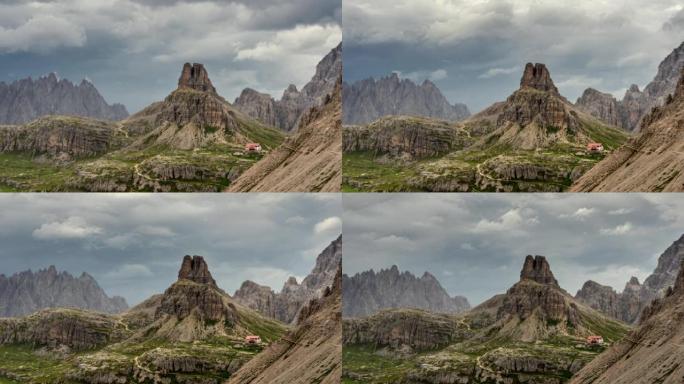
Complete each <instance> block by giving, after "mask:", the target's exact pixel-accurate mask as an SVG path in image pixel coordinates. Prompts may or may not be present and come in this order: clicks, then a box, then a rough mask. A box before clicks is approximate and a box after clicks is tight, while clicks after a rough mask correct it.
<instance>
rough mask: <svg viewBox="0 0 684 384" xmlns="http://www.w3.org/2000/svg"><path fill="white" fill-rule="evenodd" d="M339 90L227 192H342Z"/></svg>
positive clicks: (308, 112) (303, 119)
mask: <svg viewBox="0 0 684 384" xmlns="http://www.w3.org/2000/svg"><path fill="white" fill-rule="evenodd" d="M337 80H338V82H337V87H336V88H335V89H334V90H333V93H332V94H330V95H329V96H328V97H327V98H326V99H325V101H324V103H323V104H322V105H320V106H317V107H313V108H310V109H309V110H308V111H307V112H306V113H304V114H303V115H302V117H301V118H300V123H301V124H300V126H299V128H298V129H297V132H295V133H294V134H293V135H292V136H290V137H288V138H286V139H285V141H284V142H283V143H282V144H281V145H280V146H279V147H277V148H276V149H275V150H274V151H272V152H271V153H269V154H268V156H266V157H264V158H263V159H261V161H259V162H258V163H257V164H255V165H254V166H253V167H252V168H250V169H249V170H247V172H245V173H244V174H242V175H241V176H240V177H239V178H238V179H237V180H235V182H233V183H232V184H231V185H230V187H229V188H228V192H339V191H340V186H341V184H342V121H341V110H342V105H341V95H340V87H339V85H340V83H341V81H342V78H341V77H339V78H338V79H337Z"/></svg>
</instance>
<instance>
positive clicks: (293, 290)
mask: <svg viewBox="0 0 684 384" xmlns="http://www.w3.org/2000/svg"><path fill="white" fill-rule="evenodd" d="M341 263H342V236H340V237H338V238H337V239H336V240H335V241H333V242H331V243H330V245H328V246H327V247H326V248H325V249H324V250H323V251H322V252H321V253H320V254H319V255H318V257H317V258H316V265H315V266H314V268H313V270H312V271H311V273H309V275H308V276H306V277H305V278H304V280H302V282H301V284H300V283H298V282H297V279H296V278H294V277H290V278H289V279H288V280H287V281H286V282H285V284H284V285H283V288H282V290H281V291H280V292H279V293H275V292H274V291H273V290H272V289H271V288H270V287H267V286H264V285H259V284H257V283H255V282H253V281H251V280H247V281H245V282H243V283H242V285H241V286H240V288H239V289H238V290H237V291H235V294H234V295H233V299H234V300H235V301H237V302H238V303H240V304H242V305H244V306H246V307H249V308H251V309H254V310H256V311H258V312H259V313H261V314H262V315H264V316H268V317H270V318H273V319H276V320H279V321H282V322H284V323H287V324H289V323H296V322H298V318H299V312H300V310H301V309H302V307H303V306H304V305H305V304H306V303H308V302H309V300H311V299H314V298H316V297H319V296H320V295H321V293H322V292H323V291H324V290H325V289H326V288H327V287H330V286H332V285H333V281H334V280H335V274H336V273H337V270H338V268H339V266H340V264H341Z"/></svg>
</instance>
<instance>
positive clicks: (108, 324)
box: [0, 309, 128, 350]
mask: <svg viewBox="0 0 684 384" xmlns="http://www.w3.org/2000/svg"><path fill="white" fill-rule="evenodd" d="M126 335H128V332H127V331H126V330H125V328H124V326H123V325H122V324H121V323H120V322H118V321H117V318H115V317H113V316H110V315H105V314H98V313H95V312H86V311H81V310H67V309H47V310H43V311H40V312H36V313H34V314H32V315H30V316H27V317H21V318H12V319H0V344H33V345H36V346H46V347H49V348H59V347H61V346H66V347H68V348H69V349H73V350H86V349H93V348H97V347H102V346H104V345H106V344H108V343H111V342H116V341H120V340H122V339H123V338H124V337H125V336H126Z"/></svg>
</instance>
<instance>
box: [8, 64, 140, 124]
mask: <svg viewBox="0 0 684 384" xmlns="http://www.w3.org/2000/svg"><path fill="white" fill-rule="evenodd" d="M47 115H75V116H84V117H92V118H96V119H105V120H121V119H124V118H126V117H127V116H128V112H127V111H126V107H124V106H123V105H121V104H113V105H109V104H107V102H106V101H105V99H104V98H103V97H102V95H100V93H99V92H98V91H97V89H96V88H95V86H94V85H93V84H92V83H91V82H89V81H87V80H83V81H81V83H80V84H78V85H75V84H73V83H72V82H70V81H69V80H66V79H58V78H57V75H55V74H54V73H51V74H49V75H47V76H44V77H40V78H38V79H37V80H33V79H32V78H30V77H29V78H28V79H22V80H18V81H15V82H13V83H10V84H6V83H3V82H0V124H24V123H27V122H29V121H32V120H35V119H36V118H38V117H41V116H47Z"/></svg>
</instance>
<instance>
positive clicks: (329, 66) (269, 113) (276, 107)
mask: <svg viewBox="0 0 684 384" xmlns="http://www.w3.org/2000/svg"><path fill="white" fill-rule="evenodd" d="M341 76H342V43H340V44H339V45H338V46H337V47H335V48H333V49H332V50H331V51H330V53H328V54H327V55H326V56H325V57H324V58H323V60H321V61H320V62H319V63H318V65H317V66H316V73H315V74H314V76H313V77H312V78H311V80H310V81H309V82H308V83H307V84H306V85H304V87H303V88H302V90H301V91H298V90H297V87H296V86H295V85H294V84H290V86H289V87H288V88H287V89H286V90H285V91H284V92H283V95H282V97H281V98H280V100H275V99H273V97H271V95H269V94H266V93H261V92H258V91H256V90H254V89H252V88H245V89H244V90H243V91H242V93H241V94H240V96H238V97H237V98H236V99H235V101H234V102H233V106H235V108H237V109H238V110H240V111H241V112H243V113H245V114H247V115H248V116H251V117H253V118H255V119H257V120H259V121H260V122H262V123H264V124H268V125H270V126H273V127H277V128H280V129H282V130H283V131H286V132H291V131H296V130H297V129H298V128H299V127H300V125H301V120H302V117H303V116H304V114H305V113H306V112H307V111H308V110H309V109H310V108H312V107H315V106H320V105H322V104H324V103H325V98H326V96H327V95H330V94H331V93H333V91H334V89H335V87H336V84H337V82H338V81H339V79H340V78H341Z"/></svg>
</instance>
